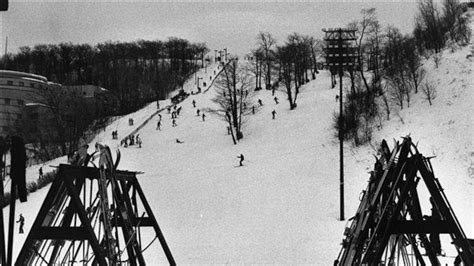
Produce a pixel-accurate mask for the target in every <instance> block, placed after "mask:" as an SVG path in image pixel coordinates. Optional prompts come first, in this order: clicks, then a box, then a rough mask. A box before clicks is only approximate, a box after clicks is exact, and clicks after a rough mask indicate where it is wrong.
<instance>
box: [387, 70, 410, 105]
mask: <svg viewBox="0 0 474 266" xmlns="http://www.w3.org/2000/svg"><path fill="white" fill-rule="evenodd" d="M387 81H388V84H389V86H390V95H391V96H392V98H393V99H394V100H395V101H396V103H397V105H398V106H400V108H401V109H403V101H404V100H405V97H406V83H405V81H404V80H403V77H402V76H401V75H399V74H398V73H397V74H395V75H392V76H390V77H387Z"/></svg>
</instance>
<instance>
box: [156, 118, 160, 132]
mask: <svg viewBox="0 0 474 266" xmlns="http://www.w3.org/2000/svg"><path fill="white" fill-rule="evenodd" d="M156 129H158V130H161V120H160V121H158V123H157V124H156Z"/></svg>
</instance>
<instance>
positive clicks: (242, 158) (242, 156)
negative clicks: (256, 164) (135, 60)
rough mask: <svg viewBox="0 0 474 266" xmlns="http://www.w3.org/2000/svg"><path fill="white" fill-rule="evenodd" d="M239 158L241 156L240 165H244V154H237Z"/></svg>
mask: <svg viewBox="0 0 474 266" xmlns="http://www.w3.org/2000/svg"><path fill="white" fill-rule="evenodd" d="M237 158H240V161H239V165H240V166H243V164H242V162H243V161H244V155H243V154H242V153H241V154H240V156H237Z"/></svg>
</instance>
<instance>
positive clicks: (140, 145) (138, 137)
mask: <svg viewBox="0 0 474 266" xmlns="http://www.w3.org/2000/svg"><path fill="white" fill-rule="evenodd" d="M135 139H136V142H137V145H138V148H141V147H142V139H141V138H140V134H137V136H136V137H135Z"/></svg>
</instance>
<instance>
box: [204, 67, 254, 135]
mask: <svg viewBox="0 0 474 266" xmlns="http://www.w3.org/2000/svg"><path fill="white" fill-rule="evenodd" d="M214 86H215V87H216V97H215V98H214V99H212V101H213V102H214V103H216V104H217V107H216V108H210V109H208V111H209V112H210V113H213V114H216V115H218V116H219V117H220V118H221V119H223V120H224V121H226V122H227V124H228V130H229V131H230V132H229V133H230V135H231V136H232V141H233V142H234V144H237V141H239V140H240V139H242V138H243V136H244V135H243V133H242V127H243V125H244V124H245V123H246V122H247V119H248V117H249V115H250V114H252V113H253V112H255V111H256V110H257V109H258V107H257V106H252V104H253V102H254V101H253V97H254V93H255V92H254V91H253V90H251V77H250V71H249V69H247V68H245V67H243V66H241V65H239V63H238V61H237V60H235V59H234V60H232V61H231V62H230V63H229V64H227V65H226V66H225V67H224V69H223V70H222V72H221V74H220V75H219V77H218V78H217V80H216V82H215V83H214Z"/></svg>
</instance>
